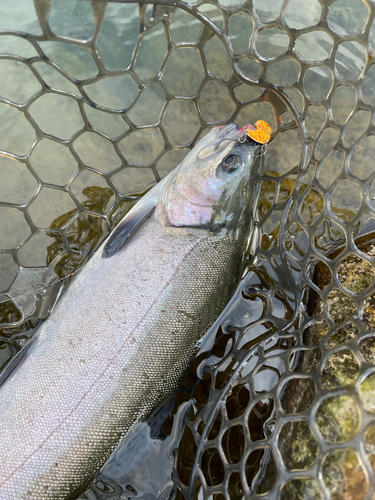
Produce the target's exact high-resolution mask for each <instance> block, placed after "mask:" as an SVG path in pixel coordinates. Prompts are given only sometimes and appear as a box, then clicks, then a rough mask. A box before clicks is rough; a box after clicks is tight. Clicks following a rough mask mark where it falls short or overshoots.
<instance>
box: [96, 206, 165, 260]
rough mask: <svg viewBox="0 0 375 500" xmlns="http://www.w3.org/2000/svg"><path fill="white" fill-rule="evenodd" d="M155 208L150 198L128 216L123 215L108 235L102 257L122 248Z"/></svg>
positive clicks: (105, 257) (106, 256) (110, 255)
mask: <svg viewBox="0 0 375 500" xmlns="http://www.w3.org/2000/svg"><path fill="white" fill-rule="evenodd" d="M155 208H156V204H155V203H154V202H153V201H152V202H151V200H150V203H143V204H142V205H141V207H140V209H139V210H136V211H134V212H133V213H132V214H130V215H129V217H125V219H124V220H123V221H122V222H120V224H119V225H118V226H117V227H116V229H115V230H114V231H113V233H112V234H111V235H110V237H109V240H108V242H107V244H106V245H105V247H104V249H103V254H102V257H103V259H107V258H108V257H112V256H113V255H115V254H116V253H117V252H119V251H120V250H121V249H122V248H124V246H125V245H126V244H127V243H128V242H129V241H130V239H131V238H132V237H133V236H134V235H135V234H136V233H137V231H138V230H139V229H140V228H141V227H142V226H143V224H144V223H145V222H146V221H147V220H148V219H149V218H150V217H151V215H152V214H153V212H154V210H155Z"/></svg>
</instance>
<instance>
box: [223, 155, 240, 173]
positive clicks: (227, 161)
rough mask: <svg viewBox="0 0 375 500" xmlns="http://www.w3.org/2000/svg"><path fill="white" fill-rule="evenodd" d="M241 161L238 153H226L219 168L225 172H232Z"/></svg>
mask: <svg viewBox="0 0 375 500" xmlns="http://www.w3.org/2000/svg"><path fill="white" fill-rule="evenodd" d="M241 163H242V160H241V157H240V156H239V155H233V154H232V155H228V156H227V157H226V158H224V159H223V161H222V162H221V168H222V169H223V170H224V171H225V172H233V170H236V169H237V168H238V167H239V166H240V165H241Z"/></svg>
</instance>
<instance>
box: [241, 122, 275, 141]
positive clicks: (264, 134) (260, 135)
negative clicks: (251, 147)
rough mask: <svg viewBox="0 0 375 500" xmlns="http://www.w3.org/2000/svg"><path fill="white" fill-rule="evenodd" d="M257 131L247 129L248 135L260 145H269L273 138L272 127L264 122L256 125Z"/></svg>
mask: <svg viewBox="0 0 375 500" xmlns="http://www.w3.org/2000/svg"><path fill="white" fill-rule="evenodd" d="M255 126H256V130H251V129H249V128H248V129H246V132H247V135H248V136H249V137H250V138H251V139H252V140H253V141H255V142H258V143H259V144H267V143H268V142H269V140H270V138H271V127H270V126H269V125H268V123H266V122H265V121H263V120H258V121H257V122H256V123H255Z"/></svg>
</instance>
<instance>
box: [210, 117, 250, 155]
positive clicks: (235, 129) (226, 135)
mask: <svg viewBox="0 0 375 500" xmlns="http://www.w3.org/2000/svg"><path fill="white" fill-rule="evenodd" d="M217 129H218V130H217V133H216V139H215V149H218V148H219V146H220V144H221V143H222V142H223V141H235V142H236V141H240V142H244V141H245V138H246V136H247V130H256V127H254V126H253V125H250V124H247V125H245V126H244V127H242V128H240V127H239V125H238V124H237V123H230V124H229V125H223V126H222V127H217Z"/></svg>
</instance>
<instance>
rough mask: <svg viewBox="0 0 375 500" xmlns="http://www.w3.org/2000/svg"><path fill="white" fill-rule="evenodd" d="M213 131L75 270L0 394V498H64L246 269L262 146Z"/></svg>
mask: <svg viewBox="0 0 375 500" xmlns="http://www.w3.org/2000/svg"><path fill="white" fill-rule="evenodd" d="M248 130H255V129H254V127H251V126H249V125H248V126H247V127H243V128H242V129H239V127H238V125H237V124H234V123H232V124H230V125H226V126H223V127H216V128H215V129H213V130H212V131H211V132H210V133H208V134H207V135H206V136H205V137H204V138H203V139H201V141H200V142H199V143H198V144H197V145H196V146H195V148H194V149H193V150H192V151H191V152H190V153H189V154H188V155H187V156H186V158H185V159H184V160H183V161H182V163H181V164H180V165H179V166H178V167H177V168H176V169H175V170H173V171H172V172H171V173H170V174H169V175H168V176H167V177H166V178H165V179H164V180H163V181H162V182H160V183H159V184H158V185H157V186H155V187H154V189H152V190H151V191H150V192H149V193H147V195H145V196H144V197H143V198H142V199H141V200H140V201H139V202H138V203H137V204H136V205H135V207H133V209H132V210H131V211H130V212H129V213H128V214H127V215H126V216H125V217H124V219H123V220H122V221H121V222H120V224H119V226H117V227H116V229H115V230H114V231H113V232H112V233H111V235H110V236H109V238H108V239H107V241H105V242H104V243H103V245H102V246H101V247H100V248H99V250H98V251H97V252H96V253H95V255H94V256H93V257H92V258H91V260H90V261H89V262H88V264H87V265H86V266H85V267H84V268H83V269H82V270H81V271H80V272H79V273H78V274H77V276H76V277H75V279H74V280H73V282H72V284H71V285H70V287H69V288H68V290H67V292H66V293H65V295H64V296H63V297H62V299H61V301H60V302H59V303H58V305H57V307H56V308H55V310H54V311H53V313H52V315H51V317H50V318H49V319H48V320H47V321H46V322H45V323H44V324H43V325H42V326H41V328H40V329H39V331H38V333H37V334H36V336H35V337H34V339H33V341H32V345H31V347H30V348H29V349H28V351H27V353H26V354H25V356H24V358H23V359H22V361H21V362H20V363H19V366H18V367H17V369H16V370H14V372H13V373H12V374H11V375H10V377H9V378H8V379H7V380H6V381H5V382H4V384H3V385H2V387H1V388H0V421H1V426H0V499H1V500H26V499H27V500H46V499H53V500H60V499H61V500H62V499H64V500H66V499H71V498H74V497H75V496H76V495H77V494H79V492H80V491H81V490H82V488H84V486H85V485H86V484H87V482H88V481H89V479H90V478H91V477H92V475H93V474H94V473H95V472H96V471H97V470H98V469H99V468H100V466H101V465H102V464H103V463H104V461H105V460H106V459H107V458H108V456H109V455H110V454H111V452H112V451H113V450H114V448H115V447H116V446H117V445H118V443H119V441H120V440H121V439H122V438H123V437H124V436H125V435H126V434H128V433H129V432H130V430H131V429H132V427H133V426H134V424H135V423H136V422H138V421H139V420H140V419H142V418H144V417H145V416H146V415H147V414H148V413H150V411H151V410H152V409H153V408H154V407H155V405H156V404H157V403H158V402H160V401H161V400H162V398H164V397H165V395H166V394H167V393H169V392H170V391H171V390H173V389H175V388H176V386H177V385H178V382H179V380H180V378H181V376H182V375H183V372H184V370H185V369H186V368H187V367H188V364H189V361H191V359H192V357H193V355H194V353H195V352H196V349H197V342H198V340H199V339H200V338H201V337H202V336H203V335H204V333H205V332H206V331H207V330H208V328H209V327H210V326H211V325H212V323H213V322H214V321H215V320H216V319H217V317H218V316H219V314H220V313H221V312H222V310H223V309H224V307H225V305H226V304H227V302H228V300H229V299H230V297H231V296H232V294H233V292H234V289H235V287H236V284H237V283H238V280H239V278H240V276H241V273H242V271H243V264H242V263H243V258H244V254H245V252H246V250H247V248H248V242H249V236H250V230H251V227H252V224H251V221H252V210H253V206H254V197H255V189H254V186H255V185H256V178H257V175H258V173H257V170H258V169H259V165H260V161H259V157H260V150H261V148H262V146H261V145H260V144H258V143H257V142H255V141H253V140H251V139H250V138H249V136H248V134H247V131H248Z"/></svg>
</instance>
